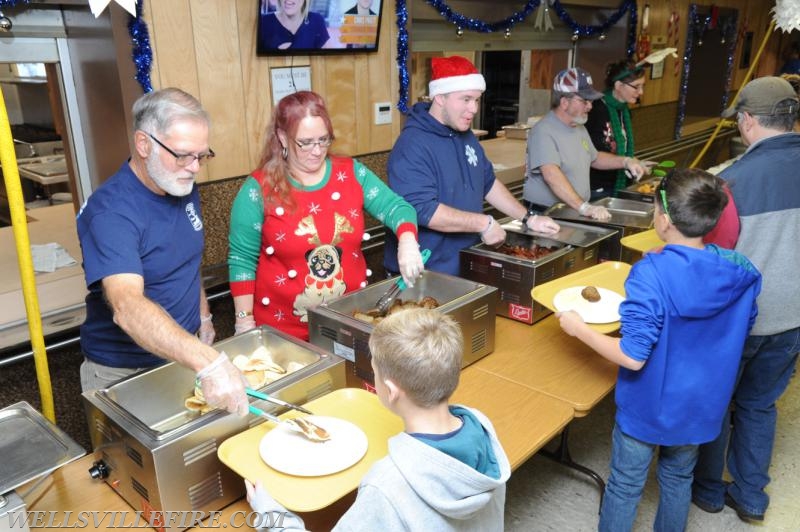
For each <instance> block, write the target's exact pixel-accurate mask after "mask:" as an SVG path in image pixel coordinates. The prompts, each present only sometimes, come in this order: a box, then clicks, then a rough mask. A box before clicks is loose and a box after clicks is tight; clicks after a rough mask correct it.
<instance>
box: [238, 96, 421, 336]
mask: <svg viewBox="0 0 800 532" xmlns="http://www.w3.org/2000/svg"><path fill="white" fill-rule="evenodd" d="M334 139H335V137H334V133H333V124H332V123H331V119H330V116H329V114H328V110H327V109H326V108H325V102H324V101H323V99H322V97H320V96H319V95H318V94H316V93H314V92H311V91H300V92H296V93H294V94H290V95H288V96H285V97H284V98H283V99H281V101H280V102H279V103H278V105H277V106H276V108H275V111H274V113H273V115H272V121H271V122H270V124H269V126H268V127H267V132H266V141H265V145H264V150H263V153H262V155H261V161H260V163H259V165H258V169H256V170H255V171H253V173H252V174H251V175H250V176H249V177H248V178H247V179H246V180H245V182H244V184H243V185H242V188H241V189H240V190H239V193H238V194H237V196H236V199H235V200H234V202H233V209H232V212H231V227H230V233H229V239H228V240H229V251H228V271H229V280H230V286H231V293H232V295H233V301H234V306H235V309H236V325H235V327H236V334H241V333H243V332H245V331H248V330H250V329H252V328H254V327H256V326H257V325H262V324H266V325H270V326H272V327H275V328H276V329H279V330H282V331H284V332H286V333H288V334H291V335H293V336H296V337H298V338H301V339H304V340H307V339H308V325H307V322H308V314H307V309H308V307H310V306H313V305H318V304H320V303H322V302H324V301H330V300H331V299H334V298H336V297H339V296H341V295H342V294H344V293H346V292H350V291H353V290H357V289H359V288H362V287H364V286H366V283H367V266H366V261H365V259H364V254H363V253H362V251H361V243H362V241H363V240H365V239H366V238H368V236H367V235H366V234H365V232H364V215H363V214H364V210H366V211H367V212H368V213H369V214H371V215H372V216H373V217H375V218H376V219H378V220H380V221H381V222H382V223H383V224H384V225H386V226H387V227H388V228H389V229H390V230H391V231H393V232H394V233H395V234H396V235H397V237H398V240H399V243H398V249H397V253H398V257H399V258H400V274H401V275H402V276H403V279H404V280H405V281H406V283H407V284H408V285H409V286H413V284H414V280H415V279H416V278H417V277H418V276H419V275H420V273H422V270H423V265H422V257H421V256H420V252H419V245H418V244H417V216H416V211H415V210H414V208H413V207H412V206H411V205H409V204H408V203H407V202H406V201H405V200H403V199H402V198H401V197H400V196H398V195H397V194H395V193H394V192H392V191H391V189H389V187H388V186H387V185H386V184H384V182H383V181H381V180H380V178H379V177H378V176H376V175H375V174H374V173H373V172H372V171H370V170H369V168H367V167H366V166H364V165H362V164H361V163H360V162H358V161H357V160H355V159H352V158H350V157H337V156H334V155H331V154H330V153H329V151H328V148H329V147H330V146H331V144H332V143H333V141H334Z"/></svg>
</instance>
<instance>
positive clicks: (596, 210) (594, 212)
mask: <svg viewBox="0 0 800 532" xmlns="http://www.w3.org/2000/svg"><path fill="white" fill-rule="evenodd" d="M578 212H579V213H580V215H581V216H586V217H587V218H591V219H593V220H599V221H601V222H603V221H606V220H610V219H611V213H610V212H608V209H606V208H605V207H603V206H602V205H591V204H590V203H589V202H587V201H584V202H583V203H582V204H581V208H580V209H578Z"/></svg>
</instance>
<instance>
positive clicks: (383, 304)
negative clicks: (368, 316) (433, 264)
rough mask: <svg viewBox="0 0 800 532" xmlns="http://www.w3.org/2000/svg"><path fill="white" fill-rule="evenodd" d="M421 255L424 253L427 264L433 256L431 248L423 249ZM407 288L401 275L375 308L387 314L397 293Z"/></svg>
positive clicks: (382, 313)
mask: <svg viewBox="0 0 800 532" xmlns="http://www.w3.org/2000/svg"><path fill="white" fill-rule="evenodd" d="M420 255H422V264H425V263H426V262H428V259H429V258H430V256H431V250H429V249H423V250H422V252H421V253H420ZM405 289H406V282H405V281H404V280H403V277H402V276H400V277H399V278H398V279H397V281H395V283H394V284H393V285H392V287H391V288H389V290H387V291H386V292H385V293H384V294H383V295H382V296H381V297H380V299H378V301H377V302H376V303H375V309H376V310H377V311H378V314H379V315H380V316H385V315H386V312H388V311H389V307H390V306H391V305H392V302H393V301H394V298H396V297H397V294H399V293H400V292H401V291H403V290H405Z"/></svg>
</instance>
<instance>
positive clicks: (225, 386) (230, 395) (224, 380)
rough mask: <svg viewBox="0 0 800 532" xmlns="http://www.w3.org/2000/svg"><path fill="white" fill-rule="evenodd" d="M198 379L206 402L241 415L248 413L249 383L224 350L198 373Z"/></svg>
mask: <svg viewBox="0 0 800 532" xmlns="http://www.w3.org/2000/svg"><path fill="white" fill-rule="evenodd" d="M197 380H198V381H199V382H200V388H201V390H202V391H203V397H205V400H206V403H208V404H209V405H211V406H213V407H215V408H224V409H225V410H227V411H228V412H231V413H234V414H238V415H240V416H246V415H247V406H248V401H247V395H246V394H245V392H244V388H245V386H246V385H247V383H246V382H245V380H244V375H242V373H241V372H240V371H239V370H238V369H236V367H235V366H234V365H233V364H231V361H230V360H229V359H228V355H226V354H225V353H224V352H222V353H220V354H219V356H218V357H217V358H216V359H215V360H214V361H213V362H212V363H211V364H209V365H208V366H206V367H204V368H203V369H201V370H200V371H199V372H198V373H197Z"/></svg>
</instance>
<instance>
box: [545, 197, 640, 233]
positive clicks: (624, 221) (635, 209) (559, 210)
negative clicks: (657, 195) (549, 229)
mask: <svg viewBox="0 0 800 532" xmlns="http://www.w3.org/2000/svg"><path fill="white" fill-rule="evenodd" d="M592 205H600V206H602V207H605V208H606V209H608V212H610V213H611V219H610V220H608V221H604V222H597V221H595V220H592V219H591V218H588V217H586V216H581V215H580V213H578V211H576V210H575V209H573V208H572V207H568V206H567V205H566V204H564V203H556V204H555V205H553V206H552V207H550V208H549V209H547V212H546V213H545V214H547V215H548V216H551V217H553V218H558V219H564V220H571V221H576V222H581V223H603V224H608V225H624V226H628V227H638V228H641V229H649V228H650V227H651V226H652V225H653V205H652V204H647V203H645V202H643V201H634V200H629V199H622V198H602V199H599V200H597V201H594V202H592Z"/></svg>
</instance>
